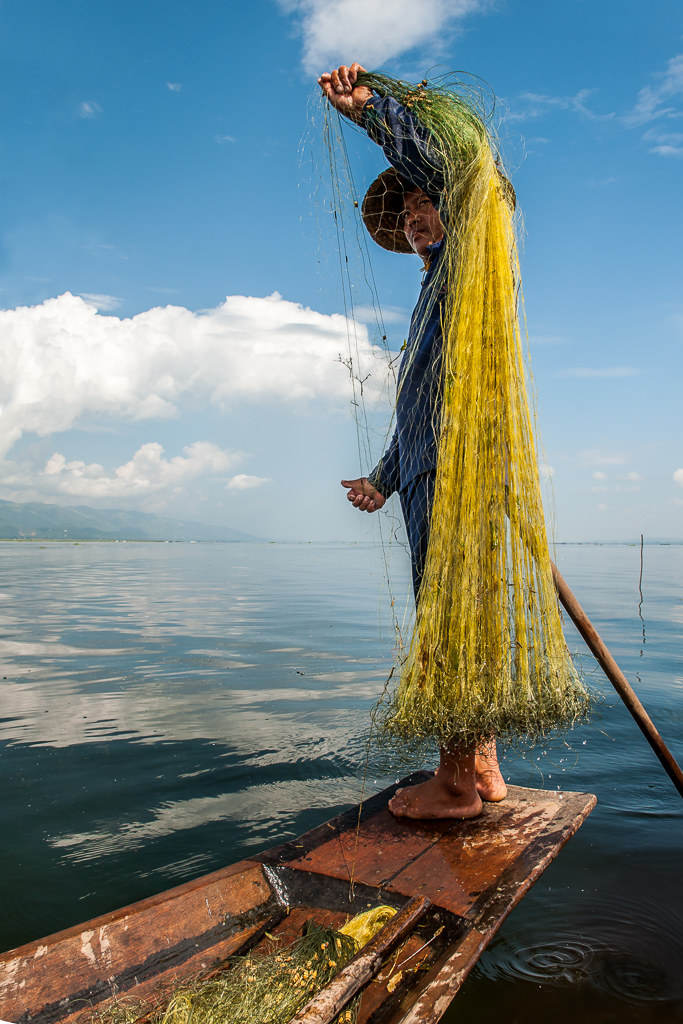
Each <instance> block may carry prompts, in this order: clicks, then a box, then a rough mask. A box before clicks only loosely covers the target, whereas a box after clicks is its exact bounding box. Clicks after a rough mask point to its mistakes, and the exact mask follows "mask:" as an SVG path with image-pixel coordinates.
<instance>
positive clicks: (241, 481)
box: [228, 473, 268, 491]
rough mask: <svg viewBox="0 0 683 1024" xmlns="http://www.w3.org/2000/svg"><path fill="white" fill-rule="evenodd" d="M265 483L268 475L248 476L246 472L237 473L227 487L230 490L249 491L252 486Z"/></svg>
mask: <svg viewBox="0 0 683 1024" xmlns="http://www.w3.org/2000/svg"><path fill="white" fill-rule="evenodd" d="M267 483H268V477H265V476H248V475H247V474H246V473H238V474H237V476H234V477H233V478H232V480H231V481H230V482H229V483H228V487H229V489H230V490H231V491H249V490H251V489H252V488H253V487H260V486H261V485H262V484H267Z"/></svg>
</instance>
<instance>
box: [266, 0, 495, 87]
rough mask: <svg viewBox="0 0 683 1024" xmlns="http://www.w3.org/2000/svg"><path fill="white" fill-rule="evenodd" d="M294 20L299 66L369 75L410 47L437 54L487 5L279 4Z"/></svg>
mask: <svg viewBox="0 0 683 1024" xmlns="http://www.w3.org/2000/svg"><path fill="white" fill-rule="evenodd" d="M280 5H281V7H283V9H284V10H285V11H287V12H288V13H292V14H295V15H296V16H298V18H299V26H300V31H301V35H302V37H303V47H304V53H303V65H304V69H305V70H306V71H307V72H308V73H309V74H320V73H321V72H322V71H328V70H329V69H330V68H331V67H336V66H337V65H339V64H340V63H341V62H342V61H345V62H347V63H350V62H351V61H354V60H357V61H359V62H360V63H361V64H363V65H364V66H365V67H367V68H369V69H375V68H378V67H381V66H382V65H383V64H386V62H387V61H390V60H393V59H394V58H395V57H398V56H400V55H401V54H403V53H406V52H408V51H410V50H414V49H415V48H416V47H423V46H427V45H430V46H431V47H432V48H434V47H436V48H437V49H438V48H439V44H441V45H442V44H443V41H444V37H445V36H446V37H447V36H448V34H449V33H450V32H451V31H452V30H453V29H454V28H455V27H456V26H457V23H458V22H459V21H460V20H461V19H462V18H464V17H465V16H466V15H468V14H471V13H473V12H475V11H481V10H485V9H486V8H488V7H489V6H490V0H420V2H419V3H416V2H415V0H392V2H391V4H389V3H387V0H337V2H336V3H334V4H330V3H328V2H327V0H280Z"/></svg>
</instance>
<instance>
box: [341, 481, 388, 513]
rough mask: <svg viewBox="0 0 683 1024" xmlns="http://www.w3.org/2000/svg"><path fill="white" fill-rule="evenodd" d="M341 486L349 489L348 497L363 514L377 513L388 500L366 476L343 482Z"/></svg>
mask: <svg viewBox="0 0 683 1024" xmlns="http://www.w3.org/2000/svg"><path fill="white" fill-rule="evenodd" d="M341 485H342V487H347V488H348V492H347V495H346V497H347V498H348V499H349V501H350V502H351V504H352V505H353V507H354V508H357V509H359V511H361V512H377V511H378V510H379V509H380V508H381V507H382V505H384V503H385V501H386V500H387V499H386V498H385V497H384V495H383V494H380V492H379V491H378V490H377V488H376V487H373V486H372V484H371V483H370V481H369V480H368V478H367V477H366V476H361V477H359V479H358V480H342V482H341Z"/></svg>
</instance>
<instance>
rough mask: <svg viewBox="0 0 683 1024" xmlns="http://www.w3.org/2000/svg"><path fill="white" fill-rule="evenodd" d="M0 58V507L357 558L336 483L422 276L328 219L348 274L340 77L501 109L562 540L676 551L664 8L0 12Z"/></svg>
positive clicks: (357, 171)
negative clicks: (362, 381) (334, 207)
mask: <svg viewBox="0 0 683 1024" xmlns="http://www.w3.org/2000/svg"><path fill="white" fill-rule="evenodd" d="M0 49H1V59H0V76H2V79H3V80H2V87H1V88H0V105H1V107H2V134H1V135H0V143H1V145H2V161H1V168H2V169H1V172H0V173H1V174H2V188H1V189H0V204H1V205H2V211H1V216H0V224H1V225H2V234H1V238H0V322H1V329H2V345H1V347H0V362H1V368H0V404H1V406H2V411H1V413H0V463H1V465H0V498H4V499H6V500H11V501H43V502H51V503H57V504H64V505H79V504H83V505H90V506H93V507H97V508H127V509H137V510H140V511H147V512H154V513H156V514H159V515H167V516H172V517H174V518H182V519H190V520H195V521H199V522H204V523H216V524H220V525H225V526H229V527H232V528H234V529H238V530H242V531H245V532H247V533H250V534H253V535H255V536H258V537H263V538H268V539H274V540H304V541H307V540H311V541H326V540H359V541H363V540H369V539H372V538H373V537H374V536H375V530H376V524H373V522H372V520H373V519H377V518H378V516H377V515H376V516H368V515H365V514H361V513H358V512H357V511H355V510H354V509H352V508H351V507H350V506H349V505H348V503H347V502H346V501H345V498H344V491H343V490H342V488H341V487H340V485H339V480H340V479H341V478H342V477H355V476H357V475H359V474H360V473H361V472H367V471H368V470H369V469H370V468H371V462H372V461H373V460H374V457H375V456H376V455H377V454H378V453H379V450H380V448H381V444H382V438H383V436H384V431H385V429H386V427H387V425H388V422H389V417H390V412H391V399H390V396H389V395H388V393H387V392H386V389H385V388H384V387H383V384H382V367H384V365H385V363H384V357H383V356H382V354H381V347H382V334H383V333H384V334H386V336H387V341H386V346H387V347H388V348H389V350H390V353H391V352H394V353H395V352H396V351H397V350H398V349H400V346H401V344H402V342H403V339H404V338H405V336H406V333H407V329H408V328H407V324H408V319H409V316H410V312H411V309H412V306H413V304H414V302H415V300H416V297H417V293H418V290H419V283H420V262H419V260H418V258H417V257H412V256H404V255H396V254H390V253H386V252H384V251H383V250H381V249H379V248H378V247H376V246H372V243H368V244H367V245H366V243H365V241H364V239H363V238H362V237H361V236H362V230H360V229H359V230H358V231H356V230H355V229H354V227H353V222H352V221H345V223H346V224H347V225H348V227H347V230H346V231H345V234H344V240H345V244H346V254H347V255H348V257H349V261H350V262H349V267H350V268H351V269H350V271H349V275H348V277H347V276H343V275H342V274H341V272H340V261H339V247H338V244H337V237H336V234H335V222H334V219H333V216H332V214H331V209H330V201H331V192H330V185H329V170H328V165H329V158H328V156H327V150H326V148H325V144H324V139H323V130H324V125H325V113H324V109H323V103H322V101H321V99H320V92H319V89H318V87H317V85H316V78H317V75H318V74H319V73H320V72H322V71H324V70H330V69H331V68H332V67H335V66H337V65H338V64H340V63H342V62H343V63H350V62H351V61H352V60H358V61H359V62H360V63H362V64H364V66H366V67H367V68H372V69H375V70H378V69H381V70H384V71H388V72H390V73H392V74H394V75H398V76H400V77H403V78H406V79H408V80H411V81H419V80H420V79H422V78H423V77H429V76H430V74H431V75H433V74H438V73H439V72H441V71H444V70H452V71H456V72H461V73H468V74H471V75H475V76H478V78H480V79H481V80H483V82H484V83H486V87H487V89H489V90H491V91H492V93H493V94H495V97H496V107H495V118H496V123H497V124H498V131H499V136H500V139H501V152H502V155H503V157H504V160H505V165H506V167H507V169H508V172H509V174H510V177H511V179H512V181H513V183H514V186H515V189H516V192H517V197H518V203H519V206H520V209H521V211H522V213H523V231H522V274H523V288H524V296H525V306H526V319H527V326H528V332H529V342H530V355H531V363H532V366H533V373H534V380H535V390H536V401H537V409H538V420H539V425H540V439H541V442H542V446H543V455H542V466H543V473H544V477H546V478H547V480H548V481H549V483H550V485H551V488H552V492H553V494H554V515H553V516H552V517H551V512H550V504H549V505H548V509H547V513H548V518H549V519H551V518H552V520H553V530H554V536H555V538H556V539H557V540H558V541H560V542H561V541H624V540H629V541H633V540H637V539H639V537H640V535H641V534H643V535H644V537H645V540H646V541H648V540H649V541H654V540H659V539H679V540H683V429H682V427H683V423H682V420H683V417H682V415H681V411H680V410H681V380H682V379H683V375H682V372H681V371H682V370H683V245H682V244H681V236H682V234H683V217H682V215H681V214H682V211H683V188H682V187H681V182H682V180H683V7H682V6H681V4H680V0H653V2H652V3H650V4H648V5H645V4H643V3H642V2H635V0H564V2H558V3H553V4H549V3H547V0H419V2H417V0H336V2H335V3H334V4H332V3H325V2H323V0H252V2H250V3H248V4H244V3H237V2H231V0H195V2H194V3H193V4H188V3H187V2H186V0H183V2H179V0H164V2H163V3H162V2H158V0H136V2H135V3H133V2H130V0H98V2H97V3H92V2H90V0H87V2H86V0H60V3H59V4H55V3H54V2H52V0H0ZM335 116H336V115H335ZM329 123H330V124H331V125H332V128H333V131H334V132H335V133H336V132H337V131H338V126H337V125H336V123H335V121H334V120H331V121H330V122H329ZM344 139H345V144H346V146H347V152H348V158H349V161H350V166H351V169H352V177H353V190H355V191H353V195H358V197H359V198H361V199H362V194H363V191H364V188H365V187H367V185H368V184H369V183H370V181H371V180H372V179H373V177H374V176H375V175H376V174H377V173H378V172H379V171H380V170H381V169H382V168H383V166H384V161H383V158H382V155H381V153H380V152H379V150H378V149H377V147H375V146H374V145H373V144H372V143H371V142H370V141H369V140H368V139H367V138H366V137H365V136H361V134H360V133H359V132H358V131H354V130H353V129H352V128H349V129H348V130H346V129H345V130H344ZM326 161H327V163H326ZM350 191H351V188H350ZM345 216H346V214H345ZM371 248H374V252H371V251H370V250H371ZM368 256H369V257H370V258H371V264H368V262H367V260H368ZM345 282H346V285H347V286H348V284H349V282H351V287H352V289H354V291H353V299H354V305H355V307H356V323H355V326H354V325H351V329H350V328H349V323H348V321H347V319H346V317H345V309H346V310H348V305H347V306H345V304H344V286H345ZM369 282H370V283H371V284H372V287H370V284H369ZM347 297H348V296H347ZM378 304H379V305H378ZM378 308H380V309H381V311H382V318H381V320H380V321H378V319H377V316H376V310H377V309H378ZM350 330H351V344H352V351H353V353H354V358H356V359H362V360H363V362H362V365H363V366H364V367H370V368H372V369H373V377H372V379H371V380H370V381H369V383H368V384H367V386H366V389H365V397H366V399H367V403H368V409H369V416H370V423H371V430H370V434H369V435H368V433H367V431H366V429H365V427H364V426H361V430H360V432H358V430H357V425H356V420H357V416H356V415H355V413H356V412H357V408H358V407H357V406H355V405H354V404H353V403H354V395H353V392H352V388H351V381H350V376H349V372H348V368H347V366H348V361H349V353H350V350H349V337H350ZM356 365H358V364H356ZM368 436H369V438H370V442H371V444H370V450H368V444H367V443H366V442H367V440H368ZM395 501H396V499H395V498H394V499H392V502H395ZM387 508H389V506H387ZM392 508H393V505H392ZM395 513H396V508H393V514H395ZM390 514H392V513H391V512H390ZM382 515H383V513H382Z"/></svg>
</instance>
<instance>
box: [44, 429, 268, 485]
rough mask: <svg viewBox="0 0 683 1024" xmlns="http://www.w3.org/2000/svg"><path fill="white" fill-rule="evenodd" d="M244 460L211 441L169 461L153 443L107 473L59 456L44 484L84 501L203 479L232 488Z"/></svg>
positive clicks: (47, 471) (49, 467)
mask: <svg viewBox="0 0 683 1024" xmlns="http://www.w3.org/2000/svg"><path fill="white" fill-rule="evenodd" d="M242 458H243V455H242V453H241V452H231V451H224V450H223V449H221V448H219V447H218V446H217V445H215V444H212V443H211V442H210V441H195V443H194V444H191V445H188V446H187V447H186V448H184V449H183V454H182V455H176V456H175V457H174V458H171V459H166V458H164V449H163V447H162V446H161V445H160V444H158V443H157V442H154V441H153V442H149V443H148V444H143V445H141V447H140V448H138V450H137V451H136V452H135V454H134V455H133V457H132V458H131V459H130V460H129V461H128V462H126V463H124V464H123V465H122V466H119V467H118V468H116V469H115V470H113V471H112V472H106V471H105V470H104V468H103V467H102V466H101V465H99V463H97V462H91V463H89V464H86V463H85V462H81V461H78V460H73V461H70V462H68V461H67V460H66V459H65V458H64V456H63V455H61V454H60V453H59V452H55V454H54V455H52V457H51V458H49V459H48V461H47V463H46V465H45V469H44V479H43V481H42V483H43V484H44V485H47V486H48V488H49V489H50V490H51V491H52V492H53V493H56V494H62V495H70V496H76V495H77V496H78V497H80V498H116V497H126V498H130V497H136V496H140V495H148V494H153V493H155V492H159V491H169V490H172V489H174V488H179V487H185V486H186V485H187V484H188V483H190V482H191V481H192V480H196V479H197V478H199V477H201V478H203V479H205V478H206V477H213V478H217V479H219V480H221V479H224V480H225V481H226V486H230V485H231V483H232V481H231V480H229V479H228V477H229V473H230V470H231V469H232V468H234V466H235V465H236V464H238V463H239V462H240V461H241V459H242ZM234 479H237V478H234ZM251 479H258V478H255V477H252V478H251ZM261 482H265V481H261Z"/></svg>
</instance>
